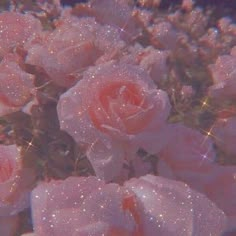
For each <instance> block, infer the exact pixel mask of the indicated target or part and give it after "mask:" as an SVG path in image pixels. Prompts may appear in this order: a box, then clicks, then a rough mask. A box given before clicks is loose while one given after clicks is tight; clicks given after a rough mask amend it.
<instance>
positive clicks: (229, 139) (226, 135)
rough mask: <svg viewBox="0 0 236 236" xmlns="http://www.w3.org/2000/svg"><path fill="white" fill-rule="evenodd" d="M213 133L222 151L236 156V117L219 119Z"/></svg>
mask: <svg viewBox="0 0 236 236" xmlns="http://www.w3.org/2000/svg"><path fill="white" fill-rule="evenodd" d="M212 133H213V135H214V137H216V138H215V141H216V143H217V145H218V146H219V147H220V149H221V150H223V151H224V152H226V153H228V154H230V155H236V145H235V140H236V116H232V117H228V118H226V119H218V120H217V121H216V122H215V124H214V126H213V130H212Z"/></svg>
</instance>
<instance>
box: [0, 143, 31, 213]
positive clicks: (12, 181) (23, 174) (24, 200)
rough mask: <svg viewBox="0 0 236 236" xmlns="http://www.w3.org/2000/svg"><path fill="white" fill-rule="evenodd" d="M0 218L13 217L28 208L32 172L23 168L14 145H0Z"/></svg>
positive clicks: (18, 151)
mask: <svg viewBox="0 0 236 236" xmlns="http://www.w3.org/2000/svg"><path fill="white" fill-rule="evenodd" d="M0 160H1V164H0V216H6V215H14V214H16V213H18V212H20V211H22V210H23V209H25V208H27V207H29V204H30V202H29V200H30V199H29V198H30V196H29V195H30V187H31V184H32V181H33V180H34V178H35V174H34V173H33V170H31V169H28V168H23V167H22V164H21V161H22V160H21V157H20V150H19V149H18V148H17V147H16V146H15V145H10V146H5V145H0Z"/></svg>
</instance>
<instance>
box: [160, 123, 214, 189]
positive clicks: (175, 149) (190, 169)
mask: <svg viewBox="0 0 236 236" xmlns="http://www.w3.org/2000/svg"><path fill="white" fill-rule="evenodd" d="M170 135H171V137H170V140H169V142H168V143H167V145H166V146H165V147H164V148H163V149H162V150H161V151H160V153H159V154H158V156H159V157H160V160H159V162H158V164H157V170H158V173H159V174H160V175H161V176H164V177H167V178H170V179H176V180H180V181H184V182H186V183H187V184H189V185H190V186H191V187H192V186H194V189H196V190H198V191H203V189H204V186H203V185H202V182H201V181H200V179H203V180H206V179H207V177H208V176H209V171H211V170H212V166H213V163H214V160H215V157H216V156H215V155H216V154H215V151H214V149H213V142H212V140H211V138H210V137H209V136H205V135H203V134H201V133H200V132H199V131H197V130H194V129H191V128H188V127H186V126H184V125H183V124H182V123H179V124H173V125H170ZM196 176H198V178H196Z"/></svg>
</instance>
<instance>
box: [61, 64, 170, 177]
mask: <svg viewBox="0 0 236 236" xmlns="http://www.w3.org/2000/svg"><path fill="white" fill-rule="evenodd" d="M57 111H58V117H59V121H60V126H61V129H63V130H65V131H66V132H68V133H69V134H70V135H71V136H72V137H73V138H74V139H75V141H76V142H78V143H84V144H86V145H87V147H88V149H87V156H88V158H89V160H90V161H91V163H92V165H93V168H94V170H95V172H96V174H97V175H98V176H99V177H101V178H105V179H112V178H113V177H114V176H115V175H118V174H119V171H120V170H121V166H122V163H123V160H124V159H125V158H126V159H130V158H132V157H133V156H134V154H135V153H136V151H137V150H138V148H140V147H141V148H144V149H146V150H147V151H149V152H151V153H156V152H157V151H158V150H160V148H161V147H162V146H163V145H164V143H165V142H166V134H165V121H166V118H167V116H168V114H169V111H170V104H169V99H168V96H167V94H166V93H165V92H164V91H162V90H158V89H157V88H156V86H155V84H154V83H153V81H152V80H151V78H150V77H149V76H148V75H147V74H146V73H145V72H144V71H143V70H141V69H140V68H138V67H136V66H131V65H124V64H115V63H113V62H110V63H107V64H104V65H100V66H97V67H94V68H91V69H90V70H88V71H87V72H86V73H85V74H84V77H83V79H82V80H81V81H79V82H78V83H77V84H76V85H75V86H74V87H73V88H71V89H70V90H68V91H67V92H66V93H64V94H63V95H62V96H61V97H60V100H59V103H58V107H57Z"/></svg>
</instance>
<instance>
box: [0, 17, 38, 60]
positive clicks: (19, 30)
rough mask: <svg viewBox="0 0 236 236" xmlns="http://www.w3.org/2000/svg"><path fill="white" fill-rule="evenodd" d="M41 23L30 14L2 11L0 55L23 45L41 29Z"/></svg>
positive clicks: (0, 18) (0, 19)
mask: <svg viewBox="0 0 236 236" xmlns="http://www.w3.org/2000/svg"><path fill="white" fill-rule="evenodd" d="M41 28H42V27H41V23H40V21H39V20H38V19H36V18H35V17H33V16H31V15H30V14H20V13H16V12H2V13H1V14H0V41H1V45H0V55H1V56H3V55H5V54H6V53H8V52H11V51H12V50H13V49H14V48H16V47H17V46H23V45H24V44H25V43H26V41H27V40H28V39H29V38H32V37H35V36H36V35H37V34H38V33H39V32H40V31H41Z"/></svg>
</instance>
